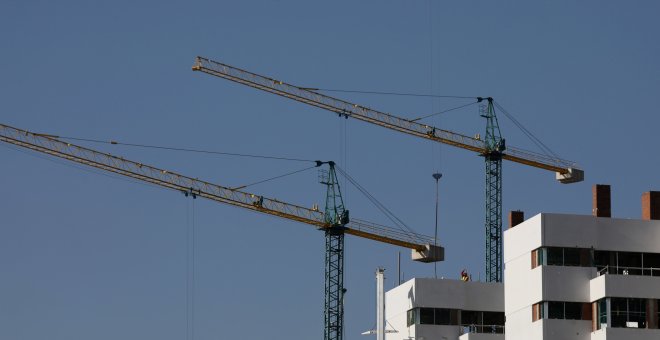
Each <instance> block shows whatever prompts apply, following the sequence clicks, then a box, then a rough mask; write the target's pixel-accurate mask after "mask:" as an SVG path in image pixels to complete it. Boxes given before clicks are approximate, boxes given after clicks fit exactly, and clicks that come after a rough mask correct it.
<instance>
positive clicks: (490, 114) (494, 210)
mask: <svg viewBox="0 0 660 340" xmlns="http://www.w3.org/2000/svg"><path fill="white" fill-rule="evenodd" d="M481 110H482V112H481V116H482V117H484V118H486V138H485V144H486V149H487V150H488V151H487V152H485V153H484V155H483V156H484V159H485V161H486V222H485V231H486V235H485V236H486V264H485V265H486V281H487V282H501V281H502V270H501V268H502V152H504V150H506V145H505V142H504V138H502V134H501V132H500V125H499V123H498V122H497V116H496V115H495V109H494V107H493V98H488V103H487V104H486V106H485V107H482V109H481Z"/></svg>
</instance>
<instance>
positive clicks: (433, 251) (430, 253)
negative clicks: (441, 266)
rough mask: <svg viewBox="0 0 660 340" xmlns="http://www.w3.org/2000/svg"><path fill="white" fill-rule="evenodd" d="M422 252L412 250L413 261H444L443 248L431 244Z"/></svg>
mask: <svg viewBox="0 0 660 340" xmlns="http://www.w3.org/2000/svg"><path fill="white" fill-rule="evenodd" d="M424 247H425V249H423V250H416V249H413V250H412V259H413V261H418V262H424V263H431V262H440V261H444V260H445V248H444V247H441V246H436V245H432V244H426V245H425V246H424Z"/></svg>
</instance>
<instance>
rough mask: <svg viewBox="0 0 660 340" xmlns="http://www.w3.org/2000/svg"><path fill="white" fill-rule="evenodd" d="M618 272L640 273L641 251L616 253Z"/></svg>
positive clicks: (627, 273) (625, 273) (626, 273)
mask: <svg viewBox="0 0 660 340" xmlns="http://www.w3.org/2000/svg"><path fill="white" fill-rule="evenodd" d="M617 266H618V274H624V275H642V253H629V252H619V253H618V265H617Z"/></svg>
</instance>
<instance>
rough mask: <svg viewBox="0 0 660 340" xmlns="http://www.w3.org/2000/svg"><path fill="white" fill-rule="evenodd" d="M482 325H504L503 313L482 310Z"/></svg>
mask: <svg viewBox="0 0 660 340" xmlns="http://www.w3.org/2000/svg"><path fill="white" fill-rule="evenodd" d="M484 325H498V326H504V313H502V312H484Z"/></svg>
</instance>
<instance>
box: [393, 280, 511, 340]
mask: <svg viewBox="0 0 660 340" xmlns="http://www.w3.org/2000/svg"><path fill="white" fill-rule="evenodd" d="M503 293H504V286H503V285H502V284H501V283H484V282H470V281H468V282H463V281H460V280H446V279H411V280H409V281H407V282H405V283H403V284H401V285H400V286H398V287H396V288H393V289H391V290H390V291H388V292H387V294H386V297H385V305H386V308H385V319H386V329H387V330H388V333H386V334H385V339H386V340H403V339H419V340H436V339H437V340H457V339H460V340H504V334H502V333H503V332H504V294H503ZM389 331H396V333H389Z"/></svg>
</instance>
